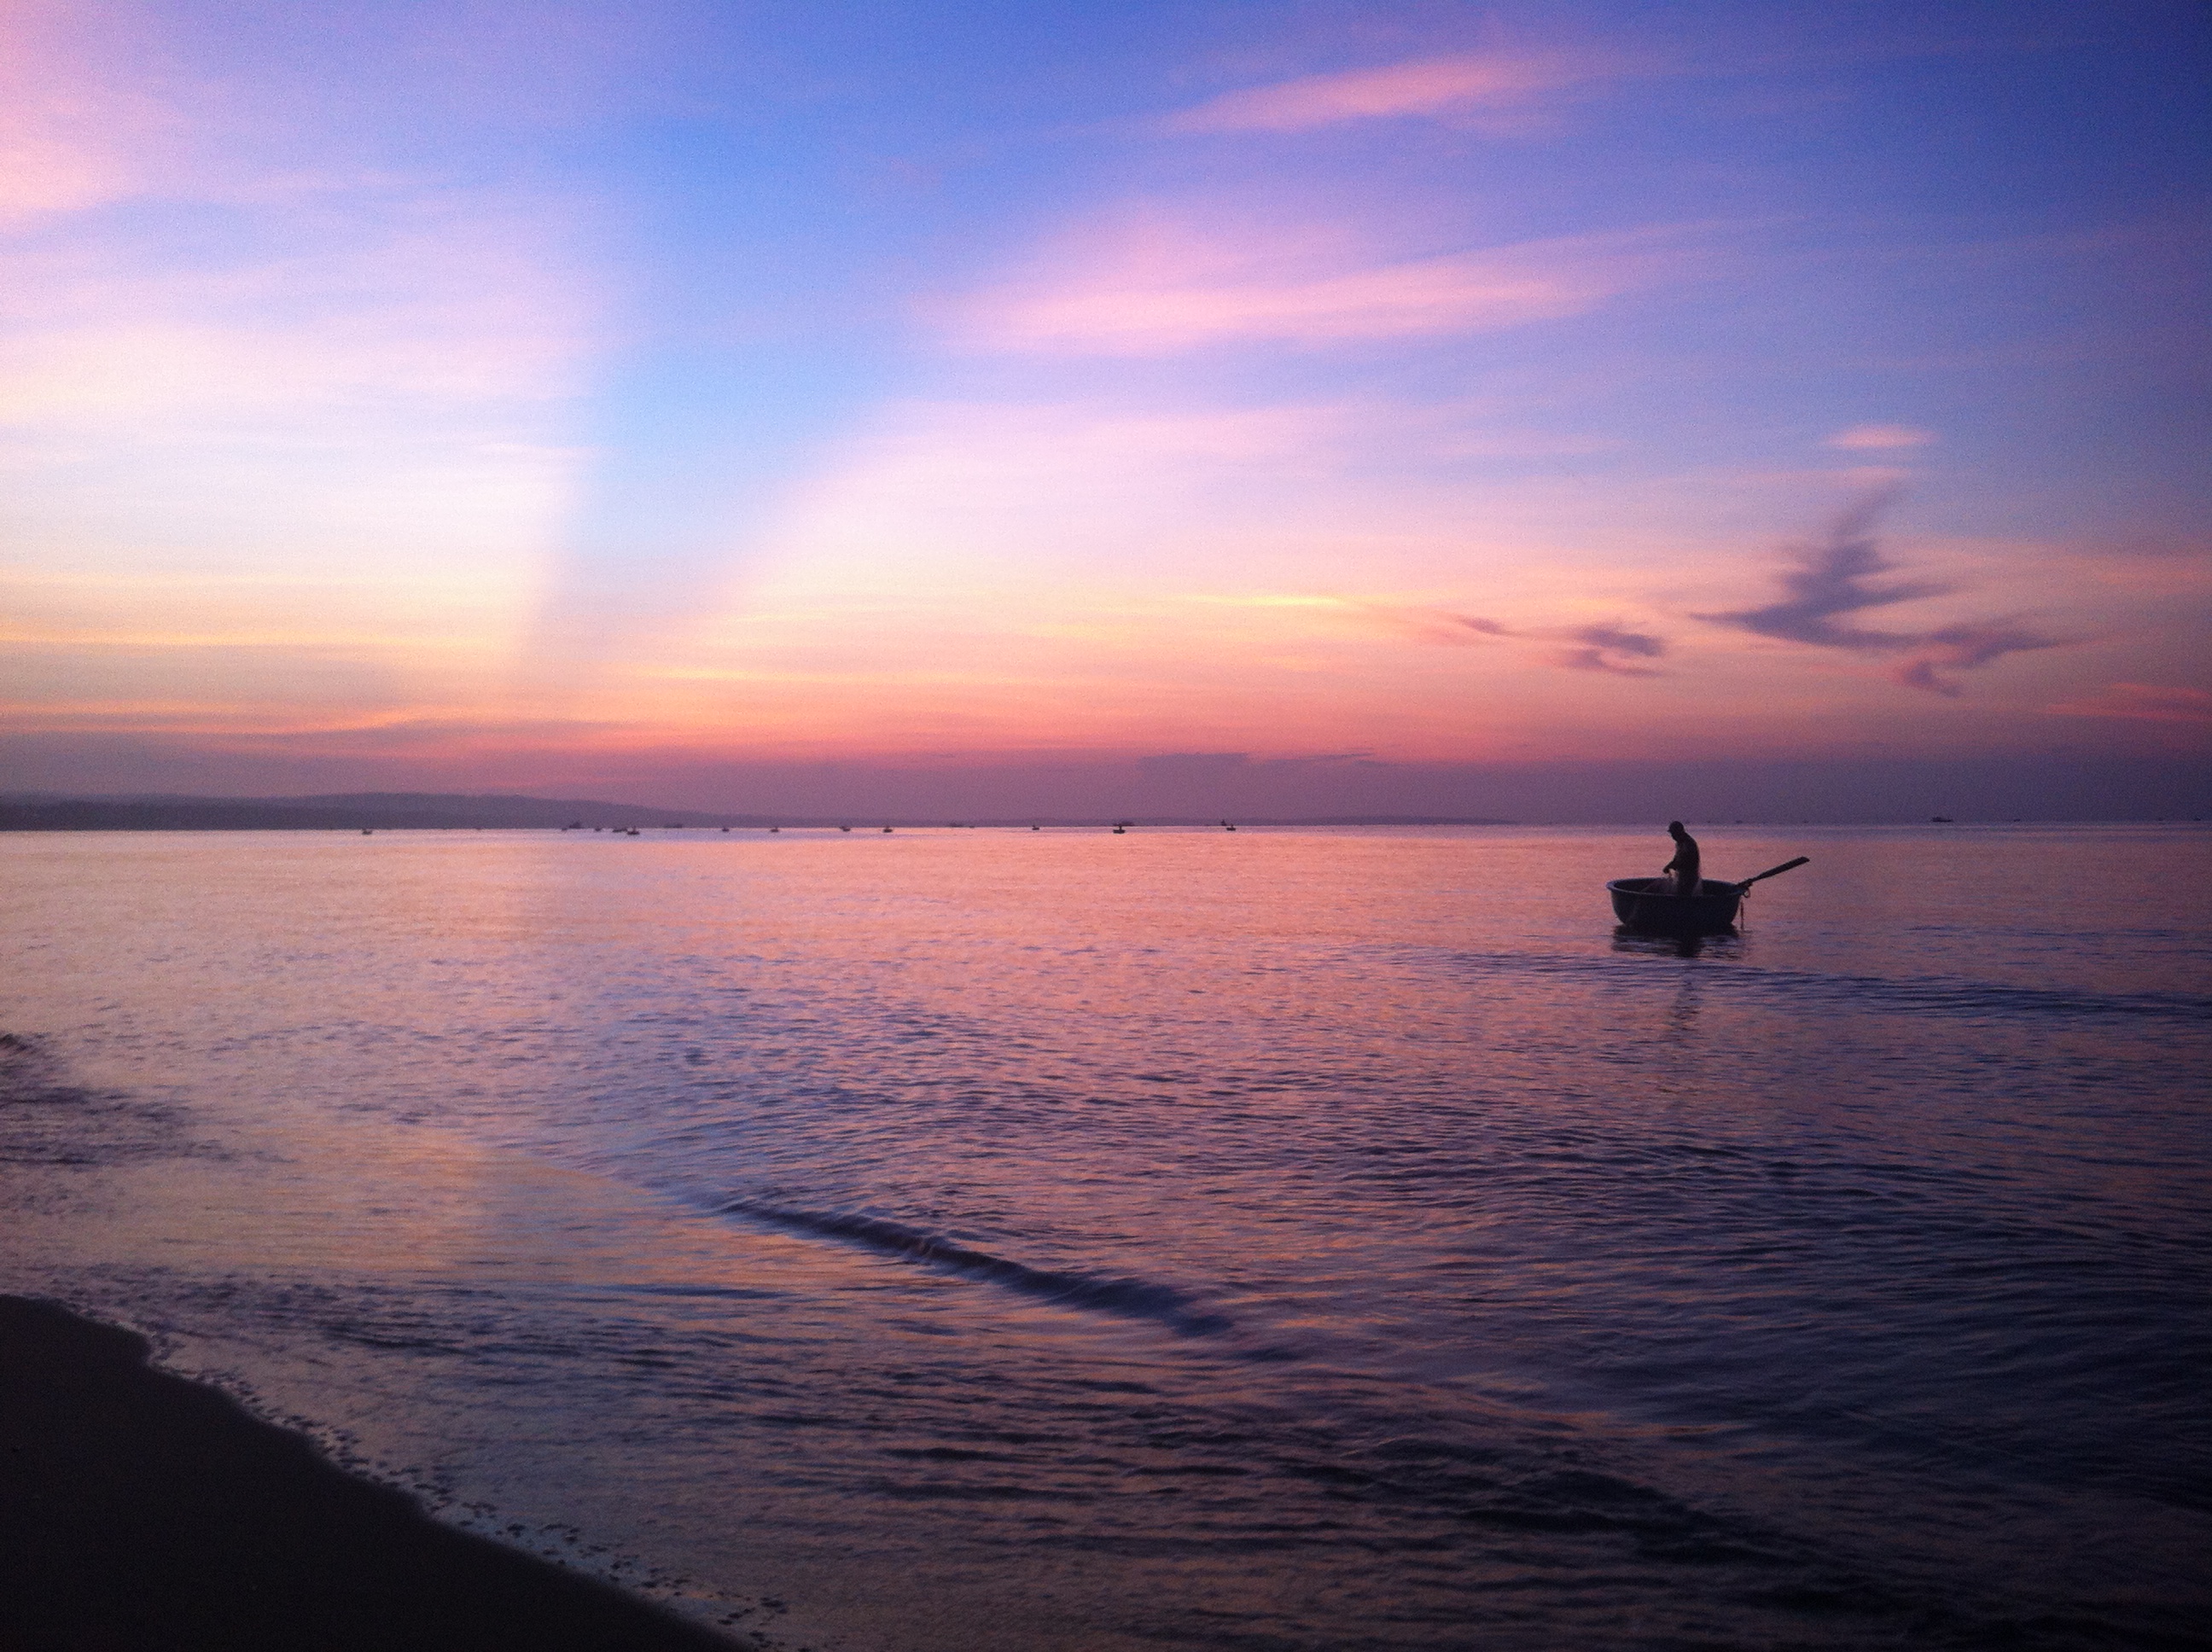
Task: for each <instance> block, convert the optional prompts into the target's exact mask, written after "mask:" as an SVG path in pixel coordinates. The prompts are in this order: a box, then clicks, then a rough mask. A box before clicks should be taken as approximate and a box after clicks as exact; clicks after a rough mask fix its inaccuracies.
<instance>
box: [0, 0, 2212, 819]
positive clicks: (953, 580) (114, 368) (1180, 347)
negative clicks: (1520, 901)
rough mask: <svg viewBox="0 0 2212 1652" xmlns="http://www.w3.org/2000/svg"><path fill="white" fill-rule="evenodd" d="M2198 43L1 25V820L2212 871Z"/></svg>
mask: <svg viewBox="0 0 2212 1652" xmlns="http://www.w3.org/2000/svg"><path fill="white" fill-rule="evenodd" d="M2208 70H2212V10H2208V9H2207V8H2206V7H2204V6H2203V5H2202V4H2199V3H2196V0H2107V3H2100V4H2099V5H2096V6H2087V7H2085V6H2081V5H2079V4H2075V3H2063V4H2039V3H2036V0H2008V3H2002V4H1999V3H1973V4H1951V3H1942V0H1911V3H1876V4H1866V3H1850V0H1839V3H1830V4H1824V5H1821V6H1818V7H1814V6H1808V5H1802V4H1785V3H1761V4H1735V3H1696V0H1686V3H1681V4H1676V5H1670V6H1665V7H1653V6H1650V5H1649V4H1646V3H1602V0H1586V3H1566V0H1562V3H1503V4H1496V5H1469V4H1457V3H1451V0H1406V3H1398V0H1362V3H1356V4H1346V3H1301V0H1267V3H1257V0H1254V3H1244V0H1233V3H1232V0H1175V3H1172V4H1169V3H1152V0H1117V3H1115V4H1113V5H1110V6H1109V5H1103V4H1086V5H1076V4H1065V3H1054V0H1018V3H1017V0H1005V3H973V4H957V3H950V0H939V3H934V4H921V3H847V4H839V3H834V0H819V3H806V4H799V3H760V4H749V3H742V0H727V3H706V0H639V3H626V4H622V5H614V4H574V5H564V4H557V3H546V4H533V5H531V6H527V7H515V6H513V5H511V4H497V5H495V4H489V3H486V4H476V3H458V0H456V3H414V4H390V3H378V0H355V3H349V4H348V5H346V6H344V7H343V8H339V7H325V6H313V7H303V6H300V5H297V4H284V5H275V4H269V5H264V4H258V3H252V0H223V3H221V4H215V3H198V0H142V3H131V4H118V5H107V4H101V3H69V0H61V3H50V0H0V635H4V638H5V648H4V652H0V788H6V789H12V790H19V791H20V790H40V791H57V792H77V793H122V792H183V793H222V794H234V793H255V794H286V793H313V792H337V791H362V790H402V789H404V790H441V791H471V792H490V791H510V792H532V793H540V794H548V795H562V796H599V797H607V798H617V799H632V800H636V801H643V802H651V803H663V802H665V803H670V804H688V805H692V806H695V807H700V808H710V807H712V808H722V809H728V810H760V811H771V812H772V811H781V810H789V811H807V810H812V809H833V810H848V809H849V810H854V811H867V810H878V809H879V810H883V811H890V812H915V811H921V812H936V811H964V812H970V813H975V812H992V811H997V812H1001V813H1010V814H1019V813H1025V812H1036V813H1043V814H1048V815H1051V814H1061V813H1068V812H1078V813H1079V812H1084V811H1094V810H1095V811H1112V812H1120V811H1124V810H1127V811H1143V810H1147V809H1149V810H1152V811H1163V810H1165V811H1175V810H1188V811H1197V812H1200V813H1211V812H1212V811H1217V810H1220V811H1243V812H1247V813H1255V814H1259V813H1273V814H1299V813H1344V812H1376V813H1390V812H1409V811H1410V812H1443V813H1463V814H1477V815H1480V814H1497V813H1504V814H1509V815H1511V816H1512V817H1547V816H1553V815H1557V816H1560V817H1569V816H1574V815H1577V813H1579V814H1582V815H1588V816H1592V817H1613V816H1616V815H1618V816H1620V817H1641V816H1642V815H1644V814H1646V813H1651V814H1656V817H1657V818H1659V819H1662V820H1663V819H1664V818H1666V817H1668V814H1670V813H1685V812H1687V813H1689V814H1691V815H1692V816H1696V815H1697V814H1698V813H1699V805H1703V806H1704V807H1705V809H1706V810H1707V811H1711V812H1717V811H1721V810H1723V809H1728V810H1732V811H1734V812H1735V813H1738V814H1741V813H1743V812H1744V811H1753V812H1757V811H1769V812H1773V811H1797V810H1800V809H1802V810H1804V811H1826V813H1828V814H1831V815H1842V816H1850V815H1852V814H1863V815H1866V816H1868V817H1883V816H1886V815H1897V816H1901V817H1917V816H1918V815H1920V814H1922V813H1923V812H1925V811H1927V810H1928V809H1929V806H1930V805H1931V804H1932V805H1933V806H1935V807H1936V808H1937V809H1943V806H1944V805H1946V804H1948V805H1950V807H1949V809H1948V810H1945V811H1946V812H1960V811H1966V812H1972V811H1975V810H1977V809H1981V810H1986V811H1996V812H2001V813H2003V814H2006V815H2008V816H2009V815H2015V814H2019V813H2021V812H2022V811H2027V812H2030V813H2033V812H2037V811H2038V804H2039V799H2040V800H2042V801H2045V802H2047V803H2048V804H2049V805H2050V811H2052V812H2067V811H2071V812H2074V813H2077V814H2079V813H2095V812H2100V811H2103V812H2109V813H2115V814H2121V815H2125V814H2130V813H2163V812H2169V811H2172V812H2189V811H2192V810H2193V811H2197V812H2203V811H2206V810H2208V809H2212V782H2208V780H2207V779H2206V776H2207V775H2208V774H2212V764H2208V763H2207V762H2206V758H2207V756H2208V748H2212V665H2208V660H2212V649H2208V648H2207V647H2205V639H2206V635H2207V632H2208V620H2212V557H2208V555H2207V552H2208V550H2212V532H2208V527H2207V513H2206V504H2207V492H2208V486H2207V479H2208V477H2212V463H2208V458H2212V456H2208V454H2207V452H2206V451H2205V449H2206V446H2207V440H2206V433H2207V431H2208V430H2212V420H2208V417H2207V413H2208V409H2207V406H2206V398H2205V395H2204V385H2205V377H2206V375H2205V372H2204V367H2205V363H2206V357H2207V354H2208V352H2207V349H2206V342H2207V316H2208V309H2207V304H2206V299H2207V291H2206V288H2207V282H2206V271H2207V258H2206V253H2207V250H2208V249H2207V240H2208V224H2207V216H2206V212H2205V206H2206V202H2207V197H2208V195H2212V165H2208V162H2212V100H2207V99H2206V98H2204V97H2203V86H2204V84H2205V83H2206V79H2207V71H2208Z"/></svg>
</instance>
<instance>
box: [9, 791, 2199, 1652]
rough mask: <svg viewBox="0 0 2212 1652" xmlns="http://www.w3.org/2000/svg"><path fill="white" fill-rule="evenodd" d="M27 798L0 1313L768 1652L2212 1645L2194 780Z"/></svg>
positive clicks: (18, 891)
mask: <svg viewBox="0 0 2212 1652" xmlns="http://www.w3.org/2000/svg"><path fill="white" fill-rule="evenodd" d="M1701 836H1702V837H1703V840H1704V842H1705V855H1706V864H1707V866H1708V868H1709V870H1711V871H1712V872H1714V873H1715V874H1716V875H1721V876H1729V875H1734V876H1743V875H1747V874H1748V873H1750V872H1753V871H1757V870H1759V869H1760V868H1763V867H1765V866H1766V865H1771V864H1773V863H1775V862H1778V861H1780V860H1783V859H1788V858H1790V856H1793V855H1796V854H1800V853H1803V854H1809V855H1810V856H1811V857H1812V862H1811V864H1810V865H1808V866H1806V867H1803V868H1801V869H1800V870H1798V871H1796V872H1791V873H1790V874H1788V875H1787V876H1785V877H1783V878H1777V879H1774V880H1772V881H1771V882H1769V883H1767V884H1762V885H1760V886H1759V890H1757V891H1756V892H1755V894H1754V896H1753V898H1752V900H1751V901H1750V902H1749V905H1748V910H1747V920H1746V923H1745V925H1744V927H1743V930H1742V932H1741V933H1740V934H1738V935H1734V936H1729V937H1723V938H1717V939H1713V940H1709V941H1706V942H1704V943H1702V944H1675V943H1670V942H1654V941H1648V940H1641V939H1637V938H1630V937H1626V936H1623V935H1620V934H1617V933H1616V932H1615V931H1614V927H1613V922H1612V919H1611V914H1610V912H1609V911H1608V909H1607V906H1606V902H1605V900H1604V896H1603V892H1602V889H1601V884H1602V883H1603V880H1604V879H1605V878H1608V877H1617V876H1624V875H1630V874H1635V873H1643V872H1653V871H1656V869H1657V867H1658V865H1660V864H1661V863H1662V862H1663V861H1664V860H1665V859H1666V858H1667V856H1668V853H1669V847H1668V844H1667V842H1666V840H1665V838H1664V837H1663V835H1660V834H1658V833H1638V834H1629V833H1622V832H1616V831H1600V830H1583V829H1547V830H1533V829H1502V828H1501V829H1434V830H1426V829H1389V830H1383V829H1344V830H1296V831H1293V830H1257V829H1246V830H1243V831H1240V832H1238V833H1237V834H1235V835H1231V834H1228V833H1223V832H1218V831H1216V832H1196V831H1170V830H1141V829H1140V830H1137V831H1133V832H1131V833H1129V834H1127V835H1121V836H1114V835H1109V834H1105V833H1103V832H1095V831H1092V832H1077V831H1045V832H1034V833H1033V832H1028V831H998V830H939V831H901V832H898V833H895V834H891V835H883V834H881V833H877V832H866V833H862V832H854V833H852V834H850V835H845V834H839V833H836V832H827V833H823V832H797V831H787V832H784V833H781V834H778V835H766V834H763V833H759V832H749V833H736V832H732V833H730V834H722V833H720V832H703V831H697V830H691V831H681V832H679V831H663V832H648V833H647V834H645V835H641V837H638V838H635V839H632V838H628V837H616V836H611V835H605V834H600V835H593V834H590V833H580V834H579V833H571V834H566V835H559V834H550V833H500V832H482V833H475V832H471V833H459V834H453V833H444V834H441V833H380V834H378V835H375V836H374V837H364V836H359V835H354V836H345V835H316V834H282V833H268V834H260V833H252V834H223V835H215V834H210V835H123V834H88V835H14V836H10V837H6V838H0V890H4V899H5V902H6V918H7V923H6V929H5V935H4V938H0V960H4V975H0V1030H4V1031H5V1033H6V1034H7V1035H9V1036H8V1038H7V1040H6V1041H5V1042H0V1075H4V1077H0V1097H4V1100H0V1200H4V1208H5V1210H6V1212H7V1218H6V1227H5V1230H4V1237H0V1290H8V1291H17V1292H32V1293H37V1294H42V1295H47V1296H51V1297H57V1298H58V1299H60V1300H63V1301H64V1302H67V1303H72V1304H75V1305H76V1306H78V1307H80V1308H82V1309H85V1310H87V1311H90V1312H93V1313H95V1314H98V1315H102V1316H105V1317H107V1318H110V1319H112V1320H116V1321H121V1322H125V1323H128V1324H131V1325H133V1326H136V1327H139V1328H142V1329H143V1330H145V1331H147V1332H149V1333H150V1334H152V1335H153V1336H154V1337H155V1339H156V1340H157V1344H158V1345H159V1347H160V1349H161V1353H162V1356H163V1357H164V1358H165V1359H166V1360H167V1363H169V1364H171V1365H173V1367H174V1368H176V1369H179V1370H184V1371H186V1372H189V1373H191V1374H194V1375H197V1376H203V1377H205V1378H207V1379H208V1380H210V1381H215V1382H221V1383H222V1384H224V1385H225V1386H227V1387H228V1388H232V1389H233V1390H234V1391H235V1392H237V1393H239V1394H241V1395H243V1396H245V1397H246V1398H247V1399H248V1400H250V1401H251V1402H252V1404H254V1405H255V1406H258V1407H259V1408H260V1409H262V1410H263V1411H264V1412H266V1413H268V1414H270V1415H272V1416H275V1417H277V1418H283V1419H284V1420H287V1421H289V1422H290V1423H292V1424H295V1425H296V1426H299V1427H301V1428H304V1429H307V1430H309V1431H310V1432H312V1433H313V1435H314V1436H316V1437H317V1438H318V1439H319V1440H320V1441H321V1442H323V1443H324V1444H325V1447H326V1449H329V1450H330V1451H331V1453H332V1454H333V1455H337V1457H339V1458H340V1459H341V1460H343V1461H347V1462H349V1464H351V1465H353V1466H355V1467H358V1468H360V1469H362V1471H363V1472H366V1473H374V1474H377V1475H379V1476H380V1477H383V1478H385V1479H389V1480H392V1481H393V1482H394V1483H398V1484H401V1485H409V1486H411V1487H414V1488H415V1489H416V1491H418V1492H419V1493H420V1494H421V1495H422V1497H423V1498H424V1500H425V1501H426V1502H427V1503H430V1504H432V1505H433V1506H435V1507H436V1508H437V1509H440V1510H441V1512H442V1513H443V1514H444V1515H445V1516H446V1517H447V1518H449V1519H452V1520H454V1521H458V1522H460V1523H463V1524H466V1525H471V1526H473V1527H476V1528H477V1529H483V1530H488V1531H492V1532H495V1533H496V1534H500V1535H502V1536H504V1537H505V1538H507V1540H509V1541H512V1542H515V1543H518V1544H520V1545H521V1546H526V1547H529V1548H532V1549H534V1550H538V1551H540V1552H548V1553H551V1554H554V1555H556V1556H557V1557H559V1558H562V1559H563V1560H564V1561H565V1562H567V1563H568V1564H575V1565H579V1566H583V1567H587V1568H593V1569H597V1570H602V1571H605V1572H606V1573H608V1574H609V1575H611V1576H617V1577H621V1578H624V1579H627V1580H629V1581H630V1582H632V1583H633V1584H635V1586H637V1587H639V1588H644V1589H646V1590H647V1591H648V1592H652V1593H655V1594H659V1596H660V1597H661V1598H664V1599H666V1600H671V1602H673V1603H675V1604H676V1605H678V1606H679V1607H681V1608H682V1609H684V1610H687V1611H690V1612H695V1613H698V1614H699V1615H701V1616H702V1618H705V1619H708V1620H709V1621H716V1622H722V1623H725V1624H726V1625H730V1626H731V1627H732V1630H733V1631H734V1632H735V1633H736V1634H737V1635H738V1636H739V1637H746V1638H750V1637H758V1638H760V1639H763V1640H765V1641H768V1642H770V1643H775V1644H780V1645H785V1646H791V1647H798V1646H808V1647H813V1648H819V1649H842V1652H937V1649H958V1652H995V1649H1002V1648H1003V1649H1058V1648H1068V1649H1138V1648H1145V1649H1160V1648H1177V1647H1184V1648H1220V1649H1238V1652H1244V1649H1255V1652H1256V1649H1269V1652H1273V1649H1330V1652H1348V1649H1386V1648H1388V1649H1400V1648H1404V1649H1416V1648H1421V1649H1426V1648H1468V1649H1475V1648H1480V1649H1485V1652H1491V1649H1521V1648H1530V1649H1534V1648H1544V1649H1552V1648H1560V1647H1574V1648H1577V1649H1613V1648H1692V1647H1697V1648H1778V1647H1804V1648H1863V1647H1882V1646H1911V1647H2006V1648H2092V1647H2100V1648H2101V1647H2151V1646H2175V1647H2181V1646H2197V1647H2203V1646H2207V1645H2212V1564H2208V1557H2212V1401H2209V1400H2208V1395H2212V1378H2208V1376H2207V1373H2208V1370H2212V1126H2209V1125H2208V1119H2207V1114H2208V1106H2212V1080H2208V1075H2212V1060H2208V1056H2212V833H2208V832H2207V830H2206V829H2204V828H2203V827H2188V826H2173V827H2151V826H2140V827H2104V828H2080V827H2036V826H2015V827H2009V828H2002V827H1990V828H1956V827H1947V828H1933V827H1931V828H1926V829H1872V828H1869V829H1835V828H1797V829H1750V828H1732V829H1709V830H1705V831H1704V832H1702V833H1701Z"/></svg>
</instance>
